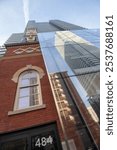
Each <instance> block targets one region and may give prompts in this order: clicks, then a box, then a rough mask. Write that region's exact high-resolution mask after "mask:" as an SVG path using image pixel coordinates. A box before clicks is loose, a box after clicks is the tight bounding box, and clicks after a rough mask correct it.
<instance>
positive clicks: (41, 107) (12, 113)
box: [8, 104, 46, 116]
mask: <svg viewBox="0 0 117 150" xmlns="http://www.w3.org/2000/svg"><path fill="white" fill-rule="evenodd" d="M43 108H46V105H45V104H43V105H40V106H32V107H30V108H25V109H19V110H14V111H9V112H8V116H10V115H16V114H21V113H25V112H29V111H33V110H38V109H43Z"/></svg>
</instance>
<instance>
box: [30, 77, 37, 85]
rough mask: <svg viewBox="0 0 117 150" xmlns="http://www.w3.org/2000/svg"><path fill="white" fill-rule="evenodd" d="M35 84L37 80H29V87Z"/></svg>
mask: <svg viewBox="0 0 117 150" xmlns="http://www.w3.org/2000/svg"><path fill="white" fill-rule="evenodd" d="M34 84H37V78H34V77H33V78H30V85H34Z"/></svg>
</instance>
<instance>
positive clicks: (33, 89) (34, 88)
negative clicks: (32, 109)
mask: <svg viewBox="0 0 117 150" xmlns="http://www.w3.org/2000/svg"><path fill="white" fill-rule="evenodd" d="M38 88H39V87H38V86H33V87H31V88H30V93H31V94H35V93H38Z"/></svg>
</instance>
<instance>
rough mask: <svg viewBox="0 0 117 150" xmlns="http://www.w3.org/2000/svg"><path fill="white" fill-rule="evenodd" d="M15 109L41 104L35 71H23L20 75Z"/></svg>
mask: <svg viewBox="0 0 117 150" xmlns="http://www.w3.org/2000/svg"><path fill="white" fill-rule="evenodd" d="M18 91H19V92H18V93H19V94H18V104H17V109H24V108H28V107H30V106H35V105H41V104H42V101H41V92H40V81H39V75H38V73H37V72H36V71H34V70H30V71H25V72H23V73H22V74H21V75H20V78H19V88H18Z"/></svg>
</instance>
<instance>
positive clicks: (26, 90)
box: [19, 88, 30, 97]
mask: <svg viewBox="0 0 117 150" xmlns="http://www.w3.org/2000/svg"><path fill="white" fill-rule="evenodd" d="M29 94H30V89H29V88H22V89H20V94H19V97H24V96H29Z"/></svg>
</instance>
